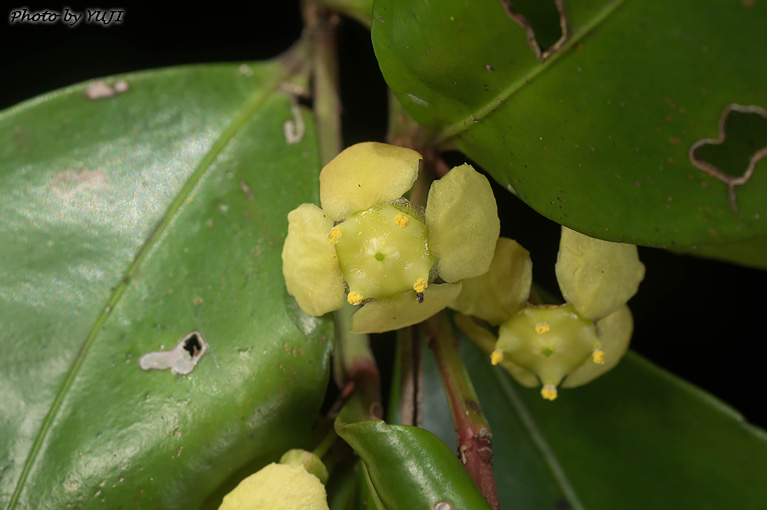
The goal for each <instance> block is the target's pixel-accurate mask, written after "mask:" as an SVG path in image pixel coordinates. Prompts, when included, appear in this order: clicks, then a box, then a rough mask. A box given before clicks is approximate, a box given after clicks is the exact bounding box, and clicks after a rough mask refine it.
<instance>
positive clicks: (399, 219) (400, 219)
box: [394, 214, 410, 228]
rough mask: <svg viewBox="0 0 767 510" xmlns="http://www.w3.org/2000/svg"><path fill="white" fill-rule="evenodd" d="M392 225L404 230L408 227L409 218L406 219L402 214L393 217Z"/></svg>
mask: <svg viewBox="0 0 767 510" xmlns="http://www.w3.org/2000/svg"><path fill="white" fill-rule="evenodd" d="M394 224H395V225H397V226H398V227H399V228H405V227H407V226H408V225H410V218H408V217H407V216H405V215H404V214H398V215H396V216H395V217H394Z"/></svg>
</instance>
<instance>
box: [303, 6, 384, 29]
mask: <svg viewBox="0 0 767 510" xmlns="http://www.w3.org/2000/svg"><path fill="white" fill-rule="evenodd" d="M317 3H318V4H319V5H321V6H322V7H325V8H326V9H331V10H333V11H336V12H338V13H340V14H343V15H344V16H347V17H349V18H352V19H354V20H356V21H358V22H359V23H360V24H361V25H362V26H364V27H365V28H367V29H368V30H369V29H370V17H371V15H372V14H373V0H317Z"/></svg>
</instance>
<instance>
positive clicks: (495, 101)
mask: <svg viewBox="0 0 767 510" xmlns="http://www.w3.org/2000/svg"><path fill="white" fill-rule="evenodd" d="M624 1H625V0H613V1H612V2H610V3H608V4H607V5H605V6H604V7H603V8H602V10H601V11H599V13H598V14H597V15H596V16H594V17H593V18H591V20H589V22H588V23H586V24H584V25H581V26H580V27H579V28H578V30H576V31H575V32H573V34H572V36H571V37H570V38H569V39H568V40H567V42H566V43H565V44H564V45H563V46H562V48H560V50H559V51H557V52H556V53H554V54H552V55H551V56H550V57H549V58H548V59H546V61H545V62H543V63H541V64H540V65H537V66H535V67H533V69H532V70H531V71H530V72H529V73H526V74H525V75H524V76H522V77H521V78H520V79H518V80H515V81H513V82H511V84H509V86H508V87H506V88H505V89H503V90H502V91H501V92H500V93H499V94H497V95H495V96H493V97H492V98H491V99H490V100H489V101H488V102H487V103H485V105H484V106H483V107H482V108H480V109H479V110H477V111H476V112H473V113H472V114H471V115H468V116H466V117H463V118H461V119H459V120H458V121H456V122H454V123H452V124H450V125H448V126H446V127H444V128H443V129H440V130H439V131H438V132H437V134H436V137H435V140H436V142H437V143H445V142H446V141H447V140H449V139H451V138H453V137H455V136H457V135H458V134H460V133H462V132H464V131H468V130H469V129H470V128H471V127H472V126H473V125H474V124H476V123H477V122H479V121H481V120H482V119H483V118H485V117H487V116H488V115H490V114H491V113H493V112H494V111H495V110H497V109H498V108H499V107H500V106H501V105H502V104H504V103H506V101H507V100H508V99H509V98H510V97H511V96H512V95H514V94H515V93H516V92H517V91H518V90H519V89H521V88H522V87H524V86H525V85H527V84H529V83H531V82H532V81H533V80H534V79H535V78H536V77H537V76H538V75H540V74H543V73H544V72H546V71H547V70H548V69H550V68H551V67H552V66H553V65H554V63H555V62H557V61H558V60H559V59H560V58H562V56H563V55H565V54H566V53H567V52H568V51H569V50H570V49H571V48H572V47H573V46H574V45H575V44H576V43H578V42H579V41H580V40H581V39H583V38H584V37H585V36H586V35H587V34H588V33H589V32H591V31H592V30H594V29H595V28H596V27H597V26H599V25H600V24H602V23H603V22H604V21H605V20H606V19H607V18H609V17H610V15H611V14H612V13H613V12H615V11H616V10H617V9H618V7H620V6H621V5H623V3H624Z"/></svg>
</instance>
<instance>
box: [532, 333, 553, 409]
mask: <svg viewBox="0 0 767 510" xmlns="http://www.w3.org/2000/svg"><path fill="white" fill-rule="evenodd" d="M549 331H551V326H549V323H548V322H539V323H538V324H536V325H535V332H536V333H538V334H539V335H542V334H544V333H548V332H549ZM554 398H556V396H555V397H554ZM552 400H553V399H552Z"/></svg>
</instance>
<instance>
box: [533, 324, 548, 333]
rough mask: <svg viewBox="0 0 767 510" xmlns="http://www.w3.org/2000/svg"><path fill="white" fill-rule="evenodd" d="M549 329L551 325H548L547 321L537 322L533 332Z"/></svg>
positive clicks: (543, 331)
mask: <svg viewBox="0 0 767 510" xmlns="http://www.w3.org/2000/svg"><path fill="white" fill-rule="evenodd" d="M549 331H551V326H549V323H548V322H539V323H538V324H536V325H535V332H536V333H538V334H539V335H542V334H544V333H548V332H549Z"/></svg>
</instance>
